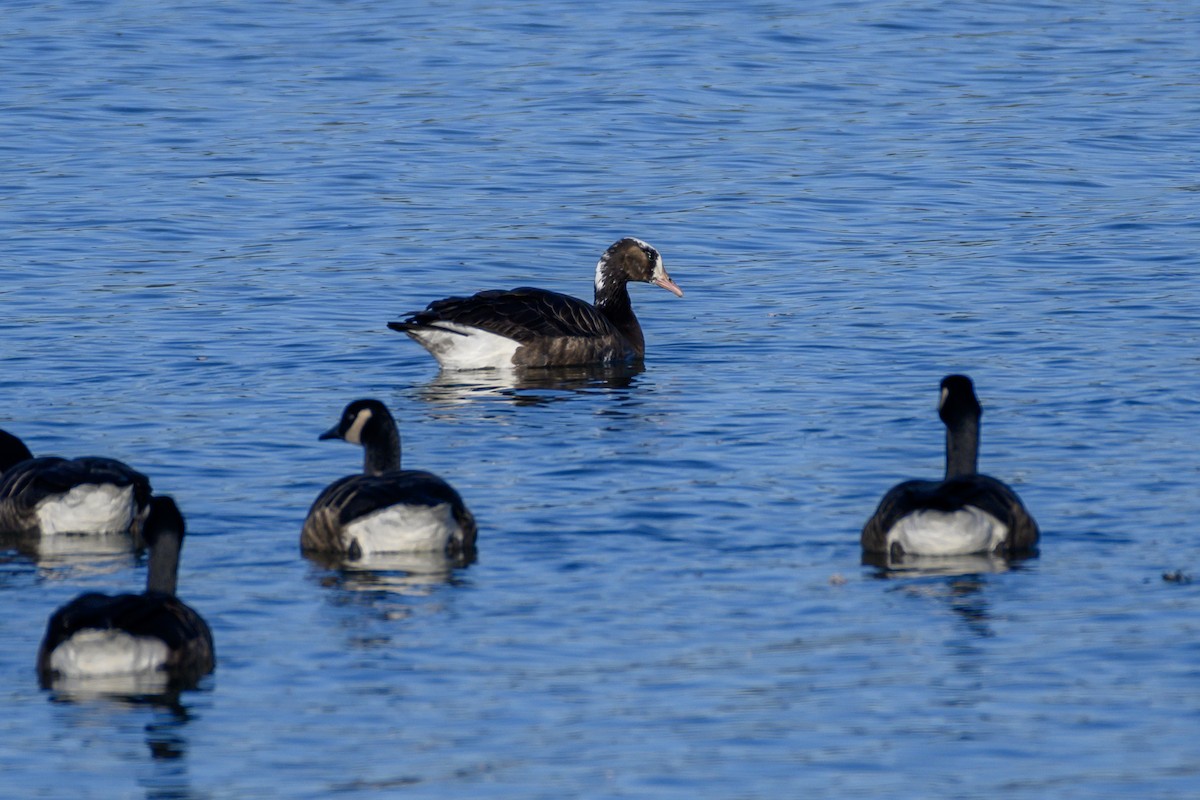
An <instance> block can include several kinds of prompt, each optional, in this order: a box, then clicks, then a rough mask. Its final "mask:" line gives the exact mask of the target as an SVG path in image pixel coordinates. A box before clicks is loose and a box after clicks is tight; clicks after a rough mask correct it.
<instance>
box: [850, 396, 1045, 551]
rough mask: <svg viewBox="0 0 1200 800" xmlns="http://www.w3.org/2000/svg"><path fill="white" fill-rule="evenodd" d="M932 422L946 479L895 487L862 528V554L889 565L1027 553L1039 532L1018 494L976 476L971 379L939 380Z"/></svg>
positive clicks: (976, 408) (976, 412)
mask: <svg viewBox="0 0 1200 800" xmlns="http://www.w3.org/2000/svg"><path fill="white" fill-rule="evenodd" d="M938 415H939V416H940V417H941V418H942V422H944V423H945V424H946V478H945V480H942V481H919V480H913V481H905V482H904V483H901V484H899V485H897V486H895V487H893V488H892V489H891V490H890V491H889V492H888V493H887V494H886V495H884V497H883V500H882V501H880V503H879V508H877V509H876V510H875V515H874V516H872V517H871V518H870V519H869V520H867V524H866V525H865V526H863V530H862V547H863V549H864V550H866V551H868V552H877V553H888V554H890V555H891V556H892V557H893V558H895V557H899V556H902V555H904V554H911V555H921V556H960V555H967V554H970V553H995V552H998V553H1010V552H1021V551H1029V550H1032V549H1033V548H1034V547H1036V545H1037V541H1038V526H1037V523H1036V522H1034V520H1033V517H1031V516H1030V515H1029V512H1028V511H1026V510H1025V506H1024V505H1022V504H1021V500H1020V498H1019V497H1017V495H1016V492H1014V491H1013V490H1012V489H1010V488H1009V487H1008V486H1006V485H1005V484H1004V483H1002V482H1000V481H998V480H996V479H995V478H992V477H989V476H987V475H981V474H979V473H978V472H976V464H977V463H978V457H979V418H980V417H981V416H982V415H983V409H982V408H981V407H980V405H979V399H978V398H977V397H976V396H975V387H974V385H973V384H972V383H971V379H970V378H968V377H967V376H965V375H949V376H947V377H946V378H944V379H943V380H942V394H941V400H940V401H939V403H938Z"/></svg>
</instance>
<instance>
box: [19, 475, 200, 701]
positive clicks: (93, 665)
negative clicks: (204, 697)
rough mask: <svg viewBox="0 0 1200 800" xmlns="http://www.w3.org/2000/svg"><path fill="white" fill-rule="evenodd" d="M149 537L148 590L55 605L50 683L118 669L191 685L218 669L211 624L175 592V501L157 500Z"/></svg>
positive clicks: (46, 661) (178, 542)
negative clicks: (56, 609)
mask: <svg viewBox="0 0 1200 800" xmlns="http://www.w3.org/2000/svg"><path fill="white" fill-rule="evenodd" d="M143 536H144V537H145V540H146V546H147V547H149V549H150V566H149V570H148V573H147V576H146V591H145V592H144V593H142V594H119V595H107V594H100V593H98V592H89V593H87V594H82V595H80V596H79V597H77V598H75V599H74V600H72V601H71V602H70V603H68V604H66V605H65V606H63V607H62V608H60V609H59V610H58V611H56V612H54V615H53V616H52V617H50V622H49V623H48V624H47V626H46V635H45V637H44V638H43V639H42V645H41V647H40V648H39V650H38V659H37V671H38V676H39V679H40V680H41V683H42V686H43V687H50V686H51V685H53V684H54V683H55V681H58V680H83V681H86V680H89V679H103V678H112V677H118V676H125V677H139V676H140V677H145V678H151V679H161V680H162V681H163V683H167V684H174V685H180V686H187V685H191V684H193V683H194V682H195V681H197V680H198V679H199V678H201V677H203V676H204V675H207V674H208V673H210V672H212V671H213V668H214V666H215V665H216V659H215V656H214V654H213V640H212V632H211V631H210V630H209V628H208V624H207V623H205V621H204V619H203V618H202V617H201V616H200V615H199V614H197V613H196V612H195V611H194V610H193V609H192V608H191V607H190V606H188V605H187V604H186V603H184V602H183V601H182V600H180V599H179V598H177V597H176V596H175V584H176V577H177V575H178V571H179V553H180V550H181V549H182V547H183V538H184V524H183V515H182V514H180V513H179V508H178V507H177V506H176V505H175V501H174V500H172V499H171V498H170V497H167V496H165V495H162V496H159V497H155V498H154V499H153V500H151V502H150V511H149V514H148V515H147V517H146V522H145V525H144V527H143Z"/></svg>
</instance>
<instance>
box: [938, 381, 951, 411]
mask: <svg viewBox="0 0 1200 800" xmlns="http://www.w3.org/2000/svg"><path fill="white" fill-rule="evenodd" d="M949 396H950V390H949V389H947V388H946V387H944V386H943V387H942V396H941V397H939V398H938V411H941V410H942V408H943V407H944V406H945V405H946V398H947V397H949Z"/></svg>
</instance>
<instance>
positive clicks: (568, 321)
mask: <svg viewBox="0 0 1200 800" xmlns="http://www.w3.org/2000/svg"><path fill="white" fill-rule="evenodd" d="M630 281H641V282H646V283H653V284H655V285H656V286H660V287H662V288H664V289H667V290H668V291H670V292H672V293H673V294H675V295H677V296H682V295H683V292H682V291H681V290H680V289H679V287H678V286H676V285H675V283H674V281H672V280H671V278H670V276H668V275H667V273H666V271H665V269H663V265H662V257H661V256H660V255H659V253H658V251H657V250H655V249H654V248H653V247H651V246H650V245H648V244H646V243H645V242H642V241H640V240H638V239H633V238H626V239H621V240H620V241H618V242H616V243H615V244H613V245H612V246H611V247H609V249H608V250H607V251H606V252H605V253H604V255H603V256H602V257H601V259H600V262H599V263H598V264H597V265H596V287H595V290H596V291H595V304H594V305H593V304H590V303H586V302H584V301H583V300H580V299H578V298H575V297H571V296H569V295H565V294H560V293H558V292H551V291H547V290H545V289H536V288H532V287H519V288H516V289H511V290H499V289H493V290H487V291H483V292H479V293H477V294H474V295H471V296H470V297H448V298H445V299H443V300H435V301H434V302H432V303H430V304H429V306H428V307H427V308H426V309H425V310H423V311H419V312H417V313H415V314H412V315H410V316H409V317H408V318H407V319H405V320H403V321H400V322H391V323H388V327H389V328H391V329H392V330H397V331H402V332H404V333H406V334H408V335H409V336H411V337H412V338H413V339H415V340H417V341H418V342H420V343H421V345H422V346H424V347H425V348H426V349H427V350H429V352H430V353H432V354H433V355H434V357H436V358H437V359H438V361H439V362H440V363H441V364H442V365H443V366H445V367H454V368H460V369H472V368H481V367H510V366H517V367H554V366H573V365H580V364H602V363H615V362H627V361H635V360H640V359H641V358H642V357H643V356H644V355H645V350H646V342H645V337H644V335H643V333H642V328H641V325H640V324H639V323H638V320H637V317H636V316H635V315H634V313H633V305H632V303H631V302H630V299H629V290H628V287H627V284H628V283H629V282H630Z"/></svg>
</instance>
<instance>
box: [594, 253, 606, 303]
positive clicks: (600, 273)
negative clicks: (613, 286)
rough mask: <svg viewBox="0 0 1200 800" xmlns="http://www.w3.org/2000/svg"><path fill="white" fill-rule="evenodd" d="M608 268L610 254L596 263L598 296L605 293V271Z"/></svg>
mask: <svg viewBox="0 0 1200 800" xmlns="http://www.w3.org/2000/svg"><path fill="white" fill-rule="evenodd" d="M607 268H608V253H605V254H604V255H602V256H600V260H599V261H597V262H596V294H600V292H602V291H604V271H605V270H606V269H607Z"/></svg>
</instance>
